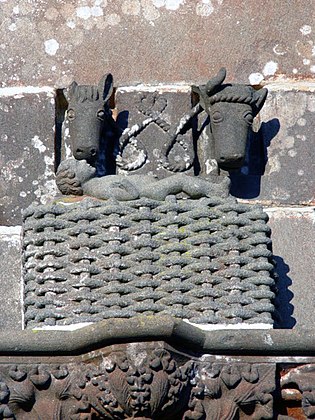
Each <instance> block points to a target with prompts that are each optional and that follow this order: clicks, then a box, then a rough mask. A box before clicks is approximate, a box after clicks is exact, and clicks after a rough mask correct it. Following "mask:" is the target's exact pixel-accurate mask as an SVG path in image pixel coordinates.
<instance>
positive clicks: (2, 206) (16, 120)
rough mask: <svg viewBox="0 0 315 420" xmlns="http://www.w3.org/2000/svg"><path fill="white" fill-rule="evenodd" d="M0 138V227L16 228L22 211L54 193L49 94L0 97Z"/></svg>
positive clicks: (46, 199) (47, 198)
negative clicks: (11, 226)
mask: <svg viewBox="0 0 315 420" xmlns="http://www.w3.org/2000/svg"><path fill="white" fill-rule="evenodd" d="M0 139H1V150H0V225H17V224H20V223H21V210H22V209H23V208H25V207H27V206H28V205H29V204H30V203H31V202H33V201H34V200H35V201H36V200H38V201H39V202H41V203H46V202H47V201H48V200H50V199H51V198H52V197H53V196H54V194H55V191H56V187H55V182H54V101H53V98H52V94H51V93H45V92H44V93H37V94H33V95H30V94H25V95H15V96H10V97H0Z"/></svg>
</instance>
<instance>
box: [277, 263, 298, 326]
mask: <svg viewBox="0 0 315 420" xmlns="http://www.w3.org/2000/svg"><path fill="white" fill-rule="evenodd" d="M273 259H274V261H275V262H276V274H277V279H276V281H277V283H276V286H277V297H276V299H275V307H276V314H275V315H276V316H275V325H274V328H276V329H284V328H293V327H294V326H295V324H296V319H295V318H294V317H293V316H292V315H293V312H294V306H293V305H292V304H291V303H290V302H291V301H292V299H293V297H294V294H293V293H292V292H291V290H290V286H291V285H292V280H291V279H290V277H289V276H288V273H289V272H290V267H289V266H288V265H287V264H286V263H285V262H284V260H283V258H281V257H279V256H274V257H273Z"/></svg>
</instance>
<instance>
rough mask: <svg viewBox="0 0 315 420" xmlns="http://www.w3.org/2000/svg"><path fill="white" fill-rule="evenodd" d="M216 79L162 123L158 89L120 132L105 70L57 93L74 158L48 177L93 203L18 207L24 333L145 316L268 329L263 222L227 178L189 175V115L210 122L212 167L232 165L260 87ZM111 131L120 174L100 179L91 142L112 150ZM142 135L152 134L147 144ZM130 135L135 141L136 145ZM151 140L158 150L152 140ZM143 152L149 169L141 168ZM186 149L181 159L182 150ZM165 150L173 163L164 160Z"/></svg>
mask: <svg viewBox="0 0 315 420" xmlns="http://www.w3.org/2000/svg"><path fill="white" fill-rule="evenodd" d="M224 78H225V70H224V69H222V70H221V71H220V72H219V74H218V76H217V77H215V78H214V79H211V80H210V81H209V82H208V83H207V84H206V85H205V86H199V87H198V88H197V87H195V88H194V90H195V92H198V94H199V103H198V104H197V105H195V106H194V107H193V108H191V109H190V111H188V112H187V113H186V114H184V115H183V116H182V118H180V119H179V121H176V122H174V121H173V122H172V123H170V122H169V116H168V115H167V114H166V113H165V112H166V110H167V109H168V107H169V106H170V105H169V102H171V99H169V98H167V95H166V94H162V95H160V94H158V93H145V94H141V95H140V96H138V97H137V99H138V101H137V102H136V103H137V105H136V108H137V112H138V114H140V115H141V116H142V117H141V118H142V120H141V121H140V123H139V124H136V125H133V126H132V127H131V128H130V129H126V130H125V131H124V132H121V131H119V128H118V124H117V123H116V122H115V121H114V119H113V117H112V115H111V111H110V108H109V98H110V96H111V92H112V90H113V79H112V76H111V75H106V76H104V77H103V78H102V80H101V81H100V83H99V85H98V86H78V85H77V84H76V83H75V82H74V83H73V84H72V85H71V86H70V88H69V89H68V90H67V91H66V93H65V94H66V97H67V99H68V110H67V120H68V122H69V130H70V134H71V137H72V139H73V150H74V158H75V159H66V160H65V161H63V162H62V163H61V164H60V166H59V168H58V171H57V176H56V182H57V185H58V187H59V189H60V191H61V192H62V193H63V194H65V195H77V196H82V195H83V196H86V195H87V196H91V197H93V198H94V200H92V201H91V200H90V201H89V200H87V201H85V199H83V200H81V201H78V202H77V203H76V204H75V203H72V204H71V205H70V206H65V205H63V204H62V200H61V202H60V203H58V204H56V205H53V206H52V205H49V204H48V205H47V206H33V207H32V206H31V207H30V208H29V209H27V210H26V211H25V213H24V274H25V283H26V284H25V301H24V302H25V308H26V314H25V322H26V325H27V326H28V327H31V326H34V325H42V323H44V324H46V325H55V324H64V323H65V324H68V323H71V322H80V321H98V320H101V319H104V318H111V317H122V318H129V317H132V316H135V315H136V314H146V315H152V314H156V313H168V314H171V315H173V316H177V317H179V318H181V319H186V320H189V321H190V322H193V323H198V324H208V323H238V322H241V323H246V322H249V323H256V322H258V323H263V324H267V325H270V324H271V323H272V313H273V311H274V305H273V298H274V290H273V288H274V278H273V263H272V253H271V250H270V239H269V235H270V231H269V228H268V227H267V226H266V221H267V216H266V215H265V214H264V213H263V211H262V210H261V209H260V208H258V207H255V208H253V207H251V206H248V205H246V204H240V203H237V202H236V200H235V199H234V198H233V197H231V196H229V179H228V178H227V177H226V176H219V175H218V173H216V176H195V175H194V176H193V172H192V171H191V166H192V162H193V161H194V160H196V159H197V158H198V159H200V157H201V155H200V156H199V157H198V156H197V157H196V156H193V154H194V152H195V149H196V148H195V147H194V144H193V138H192V125H193V124H192V121H193V119H194V118H195V117H196V116H197V115H198V114H200V113H201V112H202V111H203V110H204V111H206V113H208V114H209V115H210V120H207V124H208V125H207V130H208V131H207V133H208V146H207V147H208V148H209V151H210V152H211V153H213V155H212V157H215V158H216V159H217V160H218V164H219V166H222V165H223V166H224V167H227V166H230V167H236V166H238V165H240V164H241V162H242V157H243V155H244V154H245V145H246V141H247V135H248V130H249V127H250V125H251V122H252V119H253V117H254V116H255V115H256V114H257V112H258V111H259V109H260V108H261V106H262V105H263V102H264V100H265V97H266V93H267V92H266V90H260V91H257V92H256V91H255V90H253V89H252V88H251V87H248V86H243V85H240V86H239V85H229V84H223V81H224ZM219 115H220V117H219ZM143 118H144V119H143ZM90 125H91V129H90V131H89V126H90ZM108 127H110V128H111V129H112V131H110V130H109V129H108ZM151 128H152V129H153V131H151V132H150V131H147V130H149V129H151ZM80 130H81V131H82V132H81V131H80ZM155 130H158V131H157V132H155ZM113 131H114V132H115V133H116V135H118V137H119V136H120V139H119V141H118V145H120V146H119V151H118V152H117V157H118V160H117V162H120V163H119V164H118V166H119V165H120V168H122V167H124V169H125V173H127V175H126V176H125V175H124V174H122V173H118V174H117V173H116V174H108V175H105V176H99V173H98V156H99V155H100V154H101V147H100V145H101V140H100V139H101V138H103V140H105V143H106V142H107V143H111V142H112V137H111V135H112V133H113ZM108 133H109V134H108ZM150 133H151V134H152V135H153V138H150V137H149V138H147V137H146V136H149V135H150ZM140 134H145V136H144V137H142V138H141V139H140V140H139V139H138V136H140ZM154 136H157V137H154ZM159 136H160V140H159V141H160V143H158V144H159V150H157V145H153V146H152V144H153V141H155V139H157V138H158V137H159ZM118 137H117V140H118ZM224 145H226V146H224ZM131 146H132V148H133V149H132V151H131V152H130V150H129V152H128V150H127V149H128V148H129V149H130V147H131ZM152 147H154V149H152ZM175 149H176V152H174V150H175ZM197 149H198V148H197ZM212 149H213V150H212ZM109 150H112V151H113V150H114V149H111V148H109V149H107V152H108V151H109ZM153 150H155V152H154V153H155V160H156V162H157V166H156V167H155V170H154V168H153V167H152V166H148V167H146V160H148V161H149V160H150V159H151V160H152V153H153ZM188 150H189V151H190V154H191V156H193V158H192V160H191V159H190V158H189V157H188V155H187V156H186V155H185V153H186V151H188ZM133 152H135V156H137V157H136V160H137V162H138V164H139V165H138V164H136V163H135V162H136V161H135V160H134V157H133V156H134V155H133ZM173 152H174V153H175V155H176V156H177V154H179V158H178V159H177V158H176V156H175V155H173V157H172V158H171V155H172V153H173ZM128 156H129V157H128ZM139 156H140V157H141V156H142V157H143V159H142V158H141V159H140V157H139ZM185 156H186V157H185ZM111 159H112V160H114V156H113V154H112V155H111ZM140 161H141V162H140ZM148 163H149V162H148ZM150 164H151V163H150ZM137 165H138V166H137ZM149 167H150V168H151V169H152V168H153V169H152V170H150V171H149V173H147V172H146V171H147V170H148V168H149ZM163 171H164V172H163ZM189 171H190V172H189ZM174 172H182V173H176V174H174ZM159 173H161V174H162V175H161V176H160V175H159ZM203 175H205V174H203ZM95 199H98V200H99V201H97V200H95Z"/></svg>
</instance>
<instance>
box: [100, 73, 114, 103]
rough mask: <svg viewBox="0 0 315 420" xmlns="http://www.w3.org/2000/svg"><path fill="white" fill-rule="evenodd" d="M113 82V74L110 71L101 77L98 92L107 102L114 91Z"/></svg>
mask: <svg viewBox="0 0 315 420" xmlns="http://www.w3.org/2000/svg"><path fill="white" fill-rule="evenodd" d="M113 83H114V82H113V76H112V75H111V74H110V73H108V74H105V75H104V76H103V77H102V78H101V80H100V82H99V84H98V93H99V95H100V98H102V99H103V101H104V102H107V101H108V100H109V98H110V97H111V95H112V93H113V89H114V86H113Z"/></svg>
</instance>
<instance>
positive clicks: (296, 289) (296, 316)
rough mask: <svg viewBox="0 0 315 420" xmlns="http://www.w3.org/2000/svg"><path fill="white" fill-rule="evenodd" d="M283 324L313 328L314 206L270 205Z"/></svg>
mask: <svg viewBox="0 0 315 420" xmlns="http://www.w3.org/2000/svg"><path fill="white" fill-rule="evenodd" d="M267 213H268V214H269V217H270V220H269V226H270V227H271V231H272V243H273V253H274V256H275V260H276V263H277V273H278V275H279V281H278V289H279V295H278V305H279V311H280V319H279V320H278V321H277V324H278V325H276V326H278V327H281V328H292V327H295V328H310V329H313V328H314V320H315V316H314V303H315V284H314V272H315V228H314V221H315V209H314V208H301V209H294V208H292V209H290V208H284V209H281V208H274V209H272V208H269V209H267Z"/></svg>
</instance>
